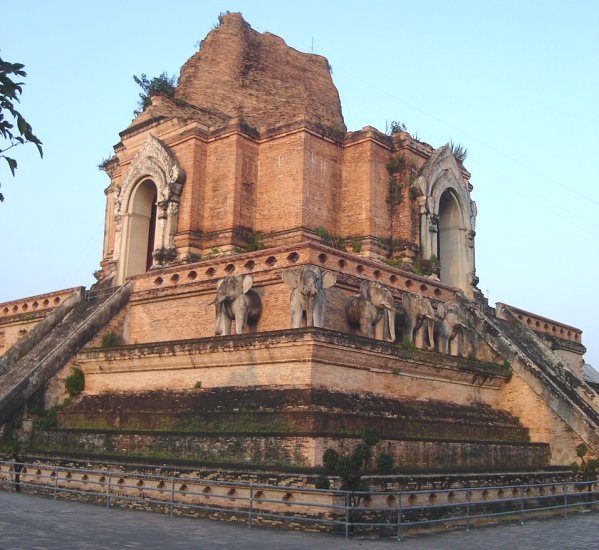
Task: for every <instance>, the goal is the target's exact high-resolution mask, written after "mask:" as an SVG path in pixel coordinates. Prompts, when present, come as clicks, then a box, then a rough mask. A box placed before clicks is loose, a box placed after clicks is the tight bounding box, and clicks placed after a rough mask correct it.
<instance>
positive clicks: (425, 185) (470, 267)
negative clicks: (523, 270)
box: [415, 145, 476, 294]
mask: <svg viewBox="0 0 599 550" xmlns="http://www.w3.org/2000/svg"><path fill="white" fill-rule="evenodd" d="M415 185H416V186H417V187H418V188H419V191H420V195H421V196H420V199H419V207H420V249H421V253H422V255H423V257H424V258H430V257H431V256H432V255H437V251H438V243H439V240H438V239H439V214H440V207H441V200H442V197H443V195H444V193H446V192H447V191H449V192H450V194H451V195H452V197H453V199H454V200H455V203H456V205H457V208H458V211H459V213H460V216H459V217H460V224H459V230H460V234H461V235H462V237H463V238H461V239H460V240H461V243H462V244H461V246H460V249H459V251H458V253H459V256H460V257H459V262H460V266H461V272H462V276H461V280H460V284H459V286H460V288H461V289H462V290H463V291H465V292H466V293H467V294H470V293H471V292H472V290H473V286H475V285H476V277H475V268H474V236H475V225H476V204H475V203H474V201H472V200H471V199H470V185H469V183H468V182H467V181H466V180H465V179H464V177H463V175H462V170H461V168H460V166H459V165H458V163H457V161H456V159H455V158H454V156H453V153H452V152H451V148H450V147H449V145H444V146H443V147H440V148H439V149H436V150H435V151H434V152H433V154H432V155H431V158H430V159H429V160H428V162H427V163H426V164H425V165H424V166H423V168H422V170H421V172H420V175H419V176H418V178H417V179H416V181H415Z"/></svg>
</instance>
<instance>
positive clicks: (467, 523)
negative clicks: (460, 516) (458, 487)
mask: <svg viewBox="0 0 599 550" xmlns="http://www.w3.org/2000/svg"><path fill="white" fill-rule="evenodd" d="M471 499H472V491H470V489H468V490H467V491H466V533H469V532H470V503H471Z"/></svg>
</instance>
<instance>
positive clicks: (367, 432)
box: [362, 426, 381, 447]
mask: <svg viewBox="0 0 599 550" xmlns="http://www.w3.org/2000/svg"><path fill="white" fill-rule="evenodd" d="M362 439H363V440H364V443H366V445H368V446H369V447H372V446H373V445H376V444H377V443H378V442H379V441H380V440H381V432H380V430H379V429H378V428H376V427H374V426H368V427H366V428H364V430H363V431H362Z"/></svg>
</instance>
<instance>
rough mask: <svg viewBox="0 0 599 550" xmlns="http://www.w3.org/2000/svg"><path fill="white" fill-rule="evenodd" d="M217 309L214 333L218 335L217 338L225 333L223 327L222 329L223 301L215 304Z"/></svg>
mask: <svg viewBox="0 0 599 550" xmlns="http://www.w3.org/2000/svg"><path fill="white" fill-rule="evenodd" d="M215 307H216V322H215V325H214V333H215V334H216V336H220V335H221V334H222V333H223V327H222V316H223V303H222V300H221V301H219V300H217V301H216V302H215Z"/></svg>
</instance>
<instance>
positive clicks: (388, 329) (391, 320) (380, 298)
mask: <svg viewBox="0 0 599 550" xmlns="http://www.w3.org/2000/svg"><path fill="white" fill-rule="evenodd" d="M360 294H361V295H362V296H363V297H364V298H365V299H366V300H368V302H370V303H371V304H372V305H373V306H374V308H375V309H376V310H377V311H378V312H379V314H380V315H379V317H380V319H384V321H383V322H382V323H377V324H376V325H375V338H377V339H379V340H387V341H388V342H394V341H395V301H394V300H393V295H392V294H391V291H390V290H389V289H388V288H386V287H384V286H383V285H381V284H380V283H374V282H371V281H362V284H361V285H360Z"/></svg>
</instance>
